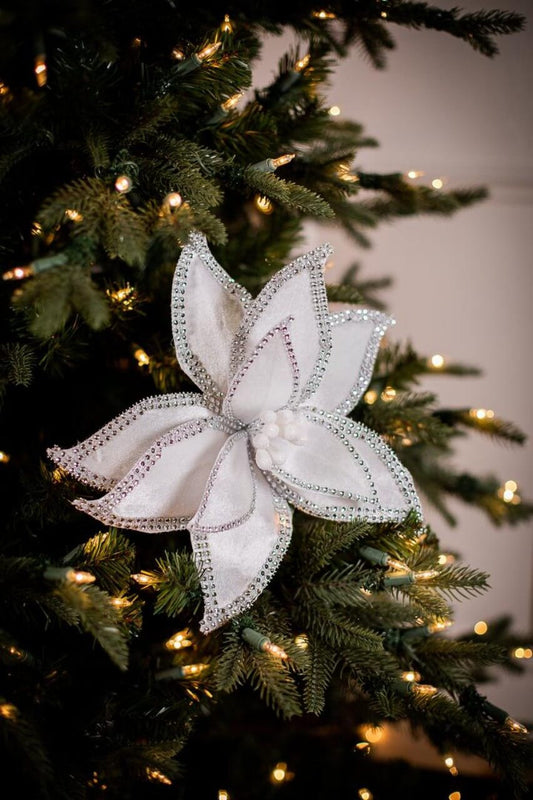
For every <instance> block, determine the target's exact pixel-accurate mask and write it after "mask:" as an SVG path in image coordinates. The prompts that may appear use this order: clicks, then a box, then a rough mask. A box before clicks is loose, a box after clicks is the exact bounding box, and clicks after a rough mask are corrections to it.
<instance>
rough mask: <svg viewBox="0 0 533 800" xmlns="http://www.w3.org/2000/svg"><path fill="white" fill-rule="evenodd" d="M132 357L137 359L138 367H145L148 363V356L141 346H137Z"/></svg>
mask: <svg viewBox="0 0 533 800" xmlns="http://www.w3.org/2000/svg"><path fill="white" fill-rule="evenodd" d="M133 358H134V359H135V360H136V361H137V364H138V365H139V366H140V367H147V366H148V364H149V363H150V356H149V355H148V353H146V352H145V351H144V350H143V349H142V347H138V348H137V349H136V350H135V352H134V353H133Z"/></svg>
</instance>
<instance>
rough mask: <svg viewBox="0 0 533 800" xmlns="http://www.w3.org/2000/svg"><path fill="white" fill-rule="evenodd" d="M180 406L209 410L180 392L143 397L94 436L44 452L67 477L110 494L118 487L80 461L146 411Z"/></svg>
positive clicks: (194, 397)
mask: <svg viewBox="0 0 533 800" xmlns="http://www.w3.org/2000/svg"><path fill="white" fill-rule="evenodd" d="M182 406H191V407H194V406H200V407H201V408H206V409H208V410H209V406H208V405H207V404H206V402H205V400H204V397H203V396H202V395H201V394H199V393H195V392H179V393H175V394H162V395H154V396H153V397H146V398H145V399H144V400H141V401H140V402H138V403H135V405H133V406H131V408H128V409H127V410H126V411H123V412H122V414H119V416H118V417H115V418H114V419H112V420H111V422H108V423H107V425H104V426H103V428H100V430H99V431H96V433H93V435H92V436H89V438H88V439H85V440H84V441H83V442H80V443H79V444H78V445H76V446H75V447H71V448H69V449H68V450H63V449H62V448H61V447H57V445H56V446H54V447H50V448H48V450H47V451H46V453H47V455H48V457H49V458H50V459H51V460H52V461H53V462H54V463H55V464H57V466H58V467H61V468H62V469H64V470H66V471H67V472H68V473H69V474H70V475H72V476H73V477H74V478H77V480H79V481H82V483H86V484H88V485H89V486H94V488H95V489H101V490H102V491H109V490H110V489H113V487H114V486H116V485H117V481H116V480H115V479H114V478H106V477H105V476H104V475H98V473H96V472H93V471H92V470H90V469H89V468H88V467H86V466H84V465H83V463H82V462H83V459H85V458H87V456H89V455H91V454H92V453H94V452H95V450H98V449H99V448H100V447H102V446H104V445H107V444H108V443H109V442H110V441H111V440H112V439H113V438H114V437H115V436H116V435H117V434H119V433H120V432H121V431H123V430H124V428H127V427H128V425H131V424H132V422H135V421H136V420H137V419H138V417H140V416H142V415H143V414H144V413H146V412H147V411H151V410H154V409H156V410H158V409H164V408H178V407H182Z"/></svg>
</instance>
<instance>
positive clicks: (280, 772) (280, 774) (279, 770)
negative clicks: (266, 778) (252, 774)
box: [270, 761, 294, 784]
mask: <svg viewBox="0 0 533 800" xmlns="http://www.w3.org/2000/svg"><path fill="white" fill-rule="evenodd" d="M293 778H294V772H289V770H288V769H287V764H286V763H285V761H279V762H278V763H277V764H276V766H275V767H274V769H273V770H272V772H271V773H270V782H271V783H274V784H276V783H284V782H285V781H291V780H292V779H293Z"/></svg>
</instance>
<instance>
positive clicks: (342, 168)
mask: <svg viewBox="0 0 533 800" xmlns="http://www.w3.org/2000/svg"><path fill="white" fill-rule="evenodd" d="M337 175H338V176H339V178H340V180H341V181H344V182H345V183H357V182H358V180H359V176H358V175H354V174H353V173H352V172H350V168H349V166H348V165H347V164H339V166H338V168H337Z"/></svg>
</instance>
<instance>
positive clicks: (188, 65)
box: [172, 42, 222, 75]
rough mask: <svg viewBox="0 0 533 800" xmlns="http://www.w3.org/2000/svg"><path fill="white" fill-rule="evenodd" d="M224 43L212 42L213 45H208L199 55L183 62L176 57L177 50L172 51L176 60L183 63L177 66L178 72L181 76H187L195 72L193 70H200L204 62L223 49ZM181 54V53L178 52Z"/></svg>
mask: <svg viewBox="0 0 533 800" xmlns="http://www.w3.org/2000/svg"><path fill="white" fill-rule="evenodd" d="M221 45H222V42H211V44H208V45H206V46H205V47H203V48H202V49H201V50H199V51H198V52H197V53H193V54H192V56H190V58H187V59H185V60H182V59H181V58H179V57H178V58H177V57H176V56H174V52H175V50H173V51H172V56H173V58H174V59H175V60H178V61H181V63H180V64H178V65H177V66H176V70H177V71H178V73H179V74H180V75H187V73H189V72H193V70H195V69H198V67H201V66H202V64H203V63H204V61H207V59H209V58H211V56H214V55H215V53H216V52H217V51H218V49H219V48H220V47H221ZM178 52H179V53H181V51H178Z"/></svg>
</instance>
